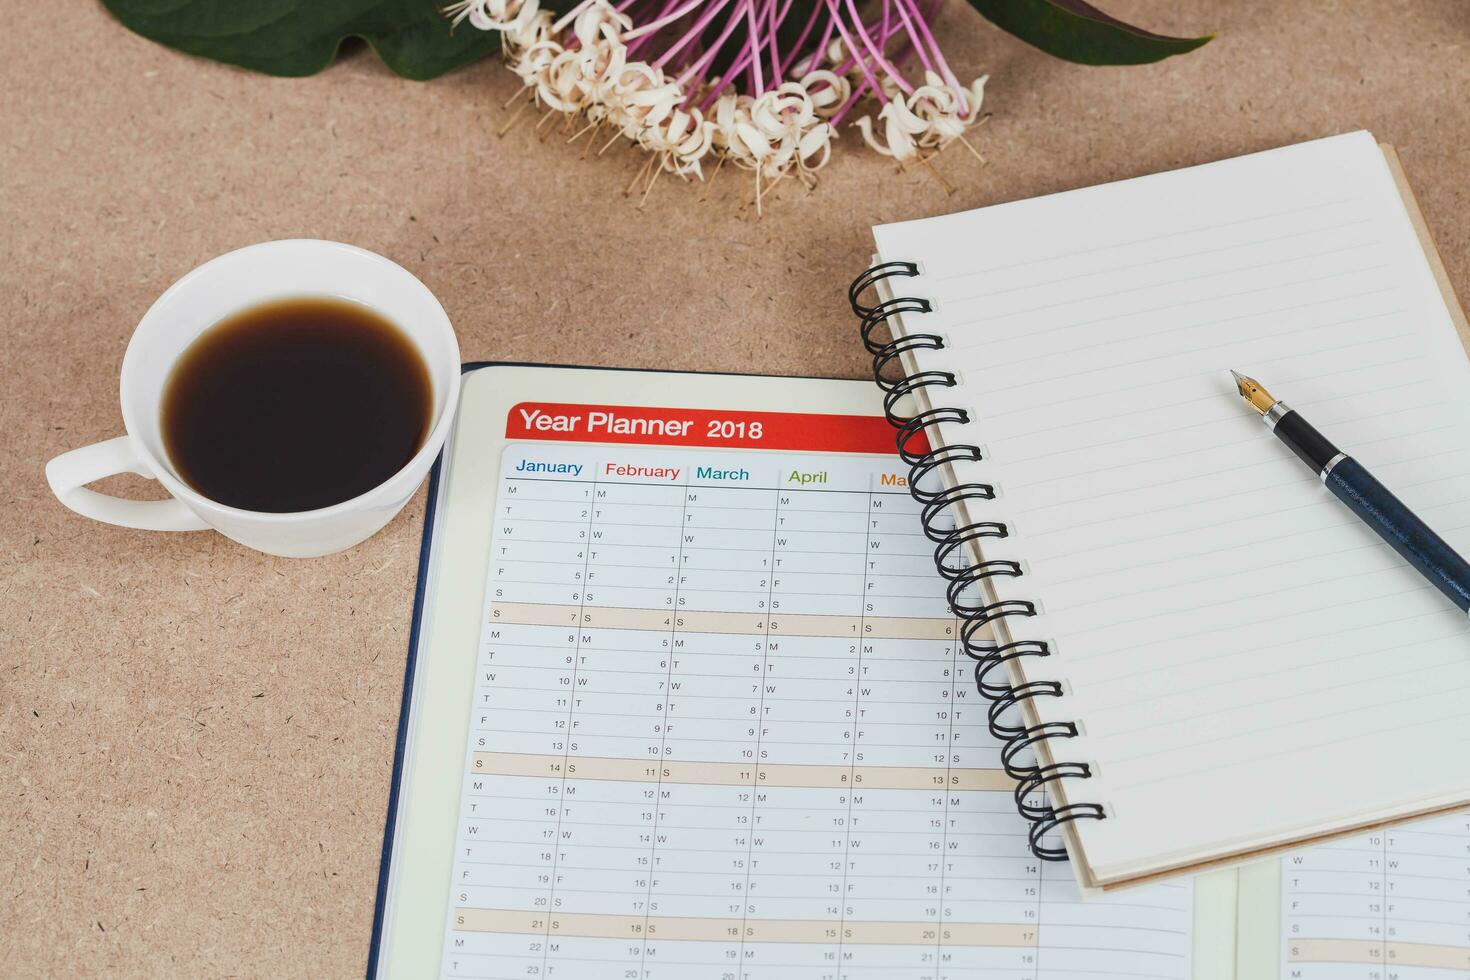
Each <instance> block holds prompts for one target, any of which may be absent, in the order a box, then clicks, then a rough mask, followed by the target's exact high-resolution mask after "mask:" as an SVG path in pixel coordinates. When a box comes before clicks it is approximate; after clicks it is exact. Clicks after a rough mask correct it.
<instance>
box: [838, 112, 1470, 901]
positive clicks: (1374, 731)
mask: <svg viewBox="0 0 1470 980" xmlns="http://www.w3.org/2000/svg"><path fill="white" fill-rule="evenodd" d="M875 237H876V239H877V246H878V257H877V263H876V264H875V266H874V267H873V268H872V269H870V270H869V271H868V273H866V274H864V275H863V276H862V277H860V278H859V279H858V280H857V281H856V282H854V283H853V287H852V294H851V298H852V303H853V308H854V311H855V312H856V313H857V314H858V315H859V316H860V317H862V319H863V336H864V339H865V341H866V342H867V344H868V349H869V351H870V352H871V353H872V354H873V355H874V360H875V372H876V374H877V375H878V377H879V379H880V381H881V383H882V385H883V387H884V389H885V390H886V392H887V396H886V405H887V408H888V412H889V415H890V420H891V421H892V422H893V423H894V424H896V425H900V426H901V429H900V432H899V437H900V440H901V441H902V440H905V439H910V438H915V439H917V437H919V436H926V437H927V439H928V441H929V444H931V445H932V449H931V448H930V447H929V446H928V445H919V444H918V443H917V442H916V443H914V444H913V445H910V446H909V447H908V448H907V449H906V450H905V458H906V460H907V461H908V462H909V463H910V464H912V466H913V471H912V473H911V476H910V483H911V486H912V489H913V490H914V493H915V495H916V496H917V497H919V498H920V500H921V501H922V502H923V503H924V504H925V509H924V517H925V518H926V519H927V518H931V517H935V516H936V515H938V514H940V513H943V512H945V511H952V512H957V513H959V514H960V518H959V520H958V524H959V529H958V530H956V531H949V532H946V531H944V530H943V528H942V527H939V526H928V525H926V526H925V531H926V533H929V535H930V536H931V538H933V539H934V540H935V541H936V542H937V544H938V552H939V554H938V558H939V561H940V564H941V566H942V567H943V568H944V569H945V574H946V577H947V578H948V579H949V580H950V587H949V598H950V600H951V602H953V603H954V604H955V607H956V609H957V611H958V612H960V613H961V614H963V616H964V617H965V620H966V622H965V626H964V627H963V629H962V633H963V637H964V639H965V643H966V647H967V652H969V653H970V654H971V655H972V656H974V657H976V658H978V664H977V667H976V679H977V681H978V683H979V686H980V692H981V693H982V694H983V695H986V696H987V697H988V698H989V699H990V700H991V702H992V709H991V712H990V719H989V720H990V727H991V729H992V731H993V732H994V733H995V734H996V735H998V736H1000V737H1001V738H1003V739H1005V740H1006V748H1005V751H1004V752H1003V754H1002V756H1003V759H1004V760H1005V762H1006V766H1007V769H1008V771H1009V772H1010V774H1011V775H1012V776H1014V777H1015V778H1017V779H1018V780H1019V785H1018V789H1017V793H1016V799H1017V802H1018V804H1019V806H1020V808H1021V810H1022V812H1023V813H1024V815H1025V816H1026V817H1027V818H1028V820H1029V821H1030V822H1031V833H1030V836H1031V843H1032V846H1033V848H1035V849H1036V851H1037V853H1038V854H1039V855H1041V856H1046V857H1062V856H1064V855H1070V857H1071V859H1072V863H1073V867H1074V869H1075V870H1076V872H1077V874H1078V877H1079V879H1080V881H1081V884H1082V885H1083V886H1084V887H1085V888H1103V889H1110V888H1115V887H1118V886H1121V885H1126V884H1133V883H1138V882H1142V881H1147V880H1150V879H1155V878H1159V877H1162V876H1167V875H1171V874H1178V873H1181V872H1185V871H1197V870H1200V869H1203V868H1206V867H1209V866H1212V865H1215V864H1219V863H1222V862H1227V861H1235V860H1239V859H1243V858H1249V857H1255V856H1259V855H1262V854H1265V853H1268V852H1271V851H1273V850H1278V849H1282V848H1286V847H1291V846H1298V845H1301V844H1304V843H1308V842H1315V841H1319V840H1322V839H1326V838H1331V837H1334V836H1338V835H1344V834H1348V833H1351V832H1354V831H1361V830H1363V829H1364V828H1370V827H1374V826H1377V825H1382V824H1385V823H1388V822H1393V821H1400V820H1406V819H1410V818H1415V817H1423V816H1427V815H1432V814H1439V813H1443V812H1447V811H1450V810H1453V809H1455V808H1459V807H1464V806H1466V805H1467V804H1470V717H1467V712H1466V707H1465V706H1466V704H1467V703H1470V626H1467V624H1466V623H1465V621H1464V617H1463V615H1462V614H1461V613H1459V612H1458V611H1457V610H1456V609H1455V608H1454V607H1453V606H1452V605H1450V604H1449V603H1447V602H1445V601H1444V599H1443V598H1442V597H1441V596H1440V595H1439V594H1438V593H1437V592H1436V591H1434V589H1433V588H1431V587H1430V586H1429V585H1428V584H1426V583H1425V582H1424V581H1423V580H1422V579H1421V578H1419V577H1418V576H1417V575H1416V573H1415V572H1414V571H1412V570H1411V569H1410V568H1409V567H1408V566H1407V565H1405V564H1404V563H1403V562H1401V561H1400V560H1399V559H1398V557H1397V556H1396V555H1395V554H1394V553H1393V552H1392V551H1390V550H1389V548H1388V547H1387V546H1386V545H1384V544H1382V543H1381V542H1380V541H1379V540H1378V539H1377V538H1376V537H1375V536H1374V535H1373V534H1372V532H1371V531H1369V530H1368V529H1367V528H1366V527H1364V526H1363V525H1362V524H1360V523H1359V522H1357V521H1356V520H1355V519H1354V518H1353V516H1352V515H1351V514H1349V513H1348V512H1347V511H1346V510H1345V509H1343V508H1342V507H1341V506H1339V505H1338V504H1336V502H1335V501H1334V500H1333V499H1332V498H1331V497H1330V495H1328V494H1327V493H1326V492H1325V490H1324V489H1323V488H1322V487H1321V486H1319V485H1318V483H1317V481H1316V480H1315V479H1314V478H1313V477H1312V476H1311V474H1309V473H1307V472H1305V470H1304V468H1303V467H1302V466H1301V465H1300V463H1299V462H1298V461H1297V460H1296V459H1295V458H1293V457H1292V456H1291V455H1290V453H1288V452H1285V451H1283V447H1282V446H1281V445H1280V444H1279V443H1278V442H1277V441H1276V440H1274V439H1272V438H1271V437H1270V436H1269V434H1268V433H1267V432H1266V431H1265V430H1264V429H1263V428H1262V426H1261V425H1260V421H1259V419H1257V418H1256V417H1255V416H1254V414H1253V413H1250V412H1248V411H1245V410H1244V409H1243V407H1242V405H1241V404H1240V400H1239V398H1238V396H1237V395H1236V393H1235V388H1234V385H1233V383H1232V382H1231V379H1230V375H1229V373H1228V369H1230V368H1238V369H1240V370H1242V371H1246V372H1249V373H1250V374H1252V375H1254V376H1257V377H1259V378H1261V379H1263V380H1264V381H1265V382H1266V383H1267V384H1269V385H1270V386H1271V388H1272V390H1273V391H1276V392H1278V393H1280V394H1283V395H1284V396H1285V397H1287V398H1288V399H1289V400H1290V401H1291V403H1292V404H1293V405H1294V406H1295V407H1297V408H1300V409H1302V410H1303V411H1304V413H1305V414H1307V415H1308V416H1310V417H1311V418H1312V420H1313V422H1314V423H1316V424H1317V425H1318V426H1320V427H1321V428H1322V429H1323V431H1324V432H1327V433H1329V434H1330V435H1331V437H1332V438H1333V439H1334V440H1336V441H1337V442H1338V444H1339V445H1341V446H1343V447H1344V448H1345V450H1346V451H1348V452H1351V453H1352V454H1353V455H1354V456H1356V457H1357V458H1358V459H1360V460H1362V461H1363V462H1364V463H1365V464H1366V465H1367V466H1368V467H1369V468H1370V469H1371V470H1373V472H1374V473H1375V474H1377V475H1378V476H1379V477H1380V478H1381V479H1382V480H1383V481H1384V482H1385V483H1386V484H1388V485H1389V486H1390V487H1392V488H1393V489H1394V490H1395V492H1396V493H1398V494H1399V496H1400V497H1402V499H1404V500H1405V501H1406V502H1407V503H1408V504H1409V505H1410V506H1411V507H1413V508H1414V509H1415V510H1416V511H1417V512H1418V513H1419V514H1420V515H1421V516H1423V517H1424V518H1425V519H1426V520H1427V521H1428V522H1429V523H1430V524H1431V525H1432V526H1433V527H1435V528H1436V529H1437V530H1438V531H1440V533H1441V534H1442V535H1443V536H1444V537H1445V538H1446V539H1447V540H1449V541H1450V542H1451V543H1452V544H1453V545H1454V546H1455V547H1456V548H1457V549H1458V550H1460V551H1462V552H1470V361H1467V359H1466V356H1465V350H1464V348H1463V347H1462V342H1461V337H1460V336H1457V329H1458V331H1459V332H1460V334H1464V333H1465V330H1466V326H1465V318H1464V313H1463V312H1462V311H1461V309H1460V307H1459V305H1458V303H1457V302H1456V300H1455V298H1454V295H1453V292H1452V290H1451V289H1450V288H1449V285H1448V280H1447V278H1446V277H1445V275H1444V271H1443V269H1442V267H1441V265H1440V262H1439V259H1438V257H1437V255H1436V254H1435V251H1434V248H1433V245H1432V243H1431V242H1430V240H1429V238H1428V235H1427V233H1426V231H1425V226H1424V222H1423V219H1422V216H1421V215H1420V214H1419V211H1418V208H1417V206H1416V205H1415V203H1414V200H1413V197H1412V195H1411V193H1410V192H1409V190H1408V186H1407V184H1406V183H1405V182H1404V180H1403V178H1402V173H1401V171H1400V169H1399V166H1398V163H1397V159H1396V157H1395V155H1394V154H1393V152H1392V150H1391V149H1390V148H1387V147H1381V146H1380V145H1379V144H1378V143H1376V142H1375V141H1374V139H1373V138H1372V136H1370V135H1369V134H1368V133H1363V132H1359V133H1353V134H1349V135H1344V136H1338V137H1333V138H1329V139H1323V140H1317V141H1314V142H1309V143H1304V144H1301V145H1297V146H1289V147H1285V148H1281V149H1276V150H1270V151H1267V152H1263V153H1257V154H1253V155H1250V156H1245V157H1240V158H1237V159H1232V160H1226V161H1223V162H1219V163H1212V164H1207V165H1204V166H1197V167H1191V168H1188V169H1184V170H1179V171H1174V172H1170V173H1163V174H1158V175H1154V176H1149V177H1142V178H1138V179H1134V180H1126V181H1121V182H1118V183H1113V184H1107V185H1102V186H1098V187H1093V188H1087V189H1083V190H1077V191H1071V192H1067V193H1061V194H1055V195H1052V196H1048V197H1042V198H1037V199H1034V200H1028V201H1020V202H1016V203H1011V204H1003V205H998V206H994V207H989V208H983V209H980V210H976V211H971V212H968V213H963V214H954V215H949V216H946V217H940V218H934V219H930V220H924V221H913V222H905V223H901V224H894V225H886V226H882V227H879V228H877V229H876V230H875ZM872 286H876V287H877V288H876V296H875V293H874V290H871V289H869V288H868V287H872ZM885 326H886V327H887V329H888V331H890V332H888V333H885V330H884V328H885ZM961 552H969V558H970V561H969V563H968V564H965V563H964V562H962V561H957V560H956V556H957V555H958V554H959V553H961Z"/></svg>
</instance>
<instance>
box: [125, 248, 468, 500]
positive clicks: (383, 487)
mask: <svg viewBox="0 0 1470 980" xmlns="http://www.w3.org/2000/svg"><path fill="white" fill-rule="evenodd" d="M283 248H303V249H305V250H306V251H308V252H309V251H311V250H313V249H322V250H324V251H343V252H349V253H352V254H355V255H357V256H360V257H362V258H365V259H366V260H368V261H369V262H371V263H375V264H378V265H380V266H382V267H383V268H384V269H385V270H388V271H390V272H391V274H393V275H395V276H399V277H406V278H405V279H404V285H405V286H406V288H408V289H411V290H415V291H418V292H420V293H421V295H422V297H423V298H425V299H427V300H428V302H429V304H430V307H429V308H430V311H431V314H430V315H431V318H432V321H433V325H434V327H436V328H437V329H439V330H440V331H441V332H442V333H443V334H444V336H445V338H446V339H447V340H448V342H449V361H450V364H449V365H448V371H447V374H448V379H447V383H445V385H444V402H443V405H442V406H441V407H439V409H438V412H437V415H436V417H435V420H434V424H433V425H432V426H430V428H429V431H428V433H427V434H426V435H425V436H424V440H423V443H422V445H420V446H419V449H418V451H417V452H416V453H414V455H413V456H412V457H411V458H410V459H409V460H408V461H407V462H406V463H404V464H403V466H402V467H400V468H399V469H398V470H396V471H395V472H394V473H393V475H391V476H389V477H388V478H387V479H385V480H384V481H382V482H381V483H379V484H377V485H376V486H374V487H372V488H370V489H368V490H365V491H363V492H362V493H360V494H358V495H357V496H355V497H349V498H348V499H346V500H342V501H339V502H337V503H335V504H330V505H328V506H326V507H318V508H316V509H315V510H297V511H262V510H247V509H245V508H241V507H232V506H230V505H229V504H223V503H220V502H219V501H217V500H214V499H213V498H210V497H207V496H205V495H204V494H202V493H200V492H199V491H197V490H195V489H194V488H193V487H191V486H189V484H188V483H186V482H184V481H183V480H182V479H181V478H179V477H178V476H176V475H175V473H174V470H173V467H172V465H171V464H170V463H169V462H168V461H167V460H163V459H159V458H158V456H157V455H156V454H155V453H154V452H153V450H152V448H151V447H150V446H149V444H148V442H147V440H145V439H143V438H141V437H140V435H139V431H140V425H139V423H140V422H143V421H144V420H140V419H138V418H136V412H135V410H134V404H133V402H132V400H131V399H130V398H129V394H130V384H131V383H132V382H134V381H135V379H136V372H137V371H138V370H139V369H140V362H139V358H140V356H141V355H140V354H139V353H138V350H139V338H140V337H141V336H142V335H143V334H144V333H145V332H146V331H147V329H148V328H149V325H150V324H151V323H153V322H154V321H155V320H156V318H157V316H159V315H160V314H159V311H160V310H161V309H163V308H164V307H165V306H166V305H167V304H168V302H169V301H170V300H172V299H173V298H174V297H175V296H177V295H178V294H179V293H181V292H183V291H184V290H186V289H191V288H194V287H195V284H196V283H197V282H198V281H199V280H201V279H203V278H206V277H208V276H210V275H215V274H218V272H219V270H220V268H221V267H222V266H229V265H233V264H235V263H238V262H240V261H241V260H242V259H245V258H248V257H249V256H250V255H252V254H259V253H261V252H265V251H279V250H281V249H283ZM292 295H299V294H292ZM323 295H327V294H326V293H325V292H324V293H323ZM274 298H276V297H273V296H270V295H262V296H261V297H260V298H259V299H258V300H255V301H253V302H252V303H251V304H248V305H254V303H264V302H269V301H270V300H272V299H274ZM248 305H247V306H242V307H241V309H245V308H248ZM365 305H368V306H369V308H372V307H371V304H365ZM226 315H228V314H226ZM219 319H221V318H216V319H215V320H213V321H211V322H209V323H204V324H201V325H200V326H199V328H198V329H197V330H196V331H195V332H194V333H193V334H192V336H191V337H190V339H189V341H188V343H189V344H192V343H193V342H194V340H197V339H198V337H199V336H200V335H201V334H202V333H203V332H204V331H205V330H207V329H209V328H210V327H211V326H213V325H214V324H215V323H217V322H219ZM390 322H392V319H391V318H390ZM187 346H188V344H186V345H185V348H187ZM182 353H183V350H182V349H181V350H180V351H179V352H178V354H182ZM421 353H422V352H421ZM178 354H176V355H175V357H174V359H173V360H172V361H171V362H170V363H169V366H168V368H167V370H168V371H172V370H173V367H174V364H176V363H177V361H178ZM423 356H424V360H425V362H426V366H427V367H428V370H429V381H430V384H431V385H438V384H439V383H440V382H439V380H438V376H439V372H440V371H441V370H443V367H442V366H440V365H435V364H430V363H428V361H429V358H428V355H427V354H424V355H423ZM459 386H460V352H459V340H458V338H457V337H456V336H455V333H454V327H453V325H452V324H451V323H450V320H449V314H448V313H446V312H445V311H444V307H443V305H442V304H440V302H439V300H438V298H437V297H436V296H435V295H434V294H433V292H432V291H431V290H430V289H429V287H428V286H425V285H424V284H423V282H422V281H421V280H420V279H419V278H418V277H417V276H415V275H414V274H413V273H411V272H409V271H408V270H407V269H405V268H404V267H403V266H401V265H399V264H398V263H397V262H394V261H393V260H392V259H389V258H387V257H386V256H383V255H379V254H378V253H377V252H373V251H370V250H368V249H365V248H360V247H358V246H356V245H348V244H347V243H345V242H334V241H330V240H327V239H318V238H283V239H277V240H274V241H268V242H257V243H255V244H253V245H246V246H244V247H242V248H237V249H234V250H232V251H229V252H225V253H223V254H221V255H218V256H215V257H214V258H212V259H210V260H209V261H207V262H205V263H203V264H202V265H199V266H196V267H195V268H193V269H191V270H190V271H189V272H186V273H185V274H184V275H183V276H181V277H179V278H178V279H177V280H175V281H174V283H173V284H172V285H170V286H169V287H168V288H167V289H165V290H164V291H163V293H162V294H160V295H159V297H158V298H157V299H156V300H154V301H153V303H152V304H151V305H150V306H149V307H148V309H147V311H146V312H145V313H144V314H143V316H142V318H141V319H140V320H139V321H138V325H137V327H136V328H134V330H133V335H132V337H131V338H130V339H129V341H128V347H127V350H126V351H125V352H124V354H123V362H122V370H121V371H120V373H119V378H118V395H119V400H120V401H121V406H122V415H123V428H124V429H125V430H126V431H127V433H128V437H129V439H130V440H131V441H132V443H133V446H134V450H135V451H136V452H137V453H138V456H139V457H140V458H141V459H142V460H143V461H144V462H145V463H146V464H147V466H148V467H149V468H150V469H151V470H152V471H153V472H152V474H150V475H152V476H153V477H154V478H156V479H157V480H158V482H159V483H161V484H162V485H163V487H164V489H166V490H167V491H168V492H169V493H170V494H172V495H173V496H175V497H177V498H179V499H180V500H183V501H185V502H186V503H188V504H189V505H190V506H191V507H194V508H196V509H201V510H203V511H205V512H207V513H210V514H218V515H221V516H228V517H236V518H241V519H248V520H251V521H257V522H261V523H270V524H289V523H293V522H296V521H306V520H316V519H320V518H323V517H330V516H332V515H335V514H340V513H345V512H348V511H352V510H357V509H360V508H361V507H362V505H363V503H364V502H365V501H368V500H369V498H373V497H376V496H380V495H383V494H385V493H386V492H387V491H389V490H390V489H391V488H392V487H393V486H394V485H395V484H398V483H402V482H405V481H409V482H412V483H414V484H415V485H416V484H417V480H418V479H419V477H416V476H415V473H416V471H418V470H419V468H420V467H421V466H423V463H424V461H425V458H426V457H432V456H436V455H438V453H439V450H440V448H442V446H443V444H444V441H445V439H446V438H447V437H448V434H449V428H450V426H451V425H452V424H453V422H454V414H455V412H454V409H455V406H456V404H457V402H458V400H459ZM152 408H153V412H154V414H155V415H158V414H159V406H158V405H157V404H156V403H155V404H154V405H153V406H152ZM151 424H152V425H154V426H158V425H159V424H160V422H159V420H158V419H157V418H155V419H154V420H152V423H151Z"/></svg>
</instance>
